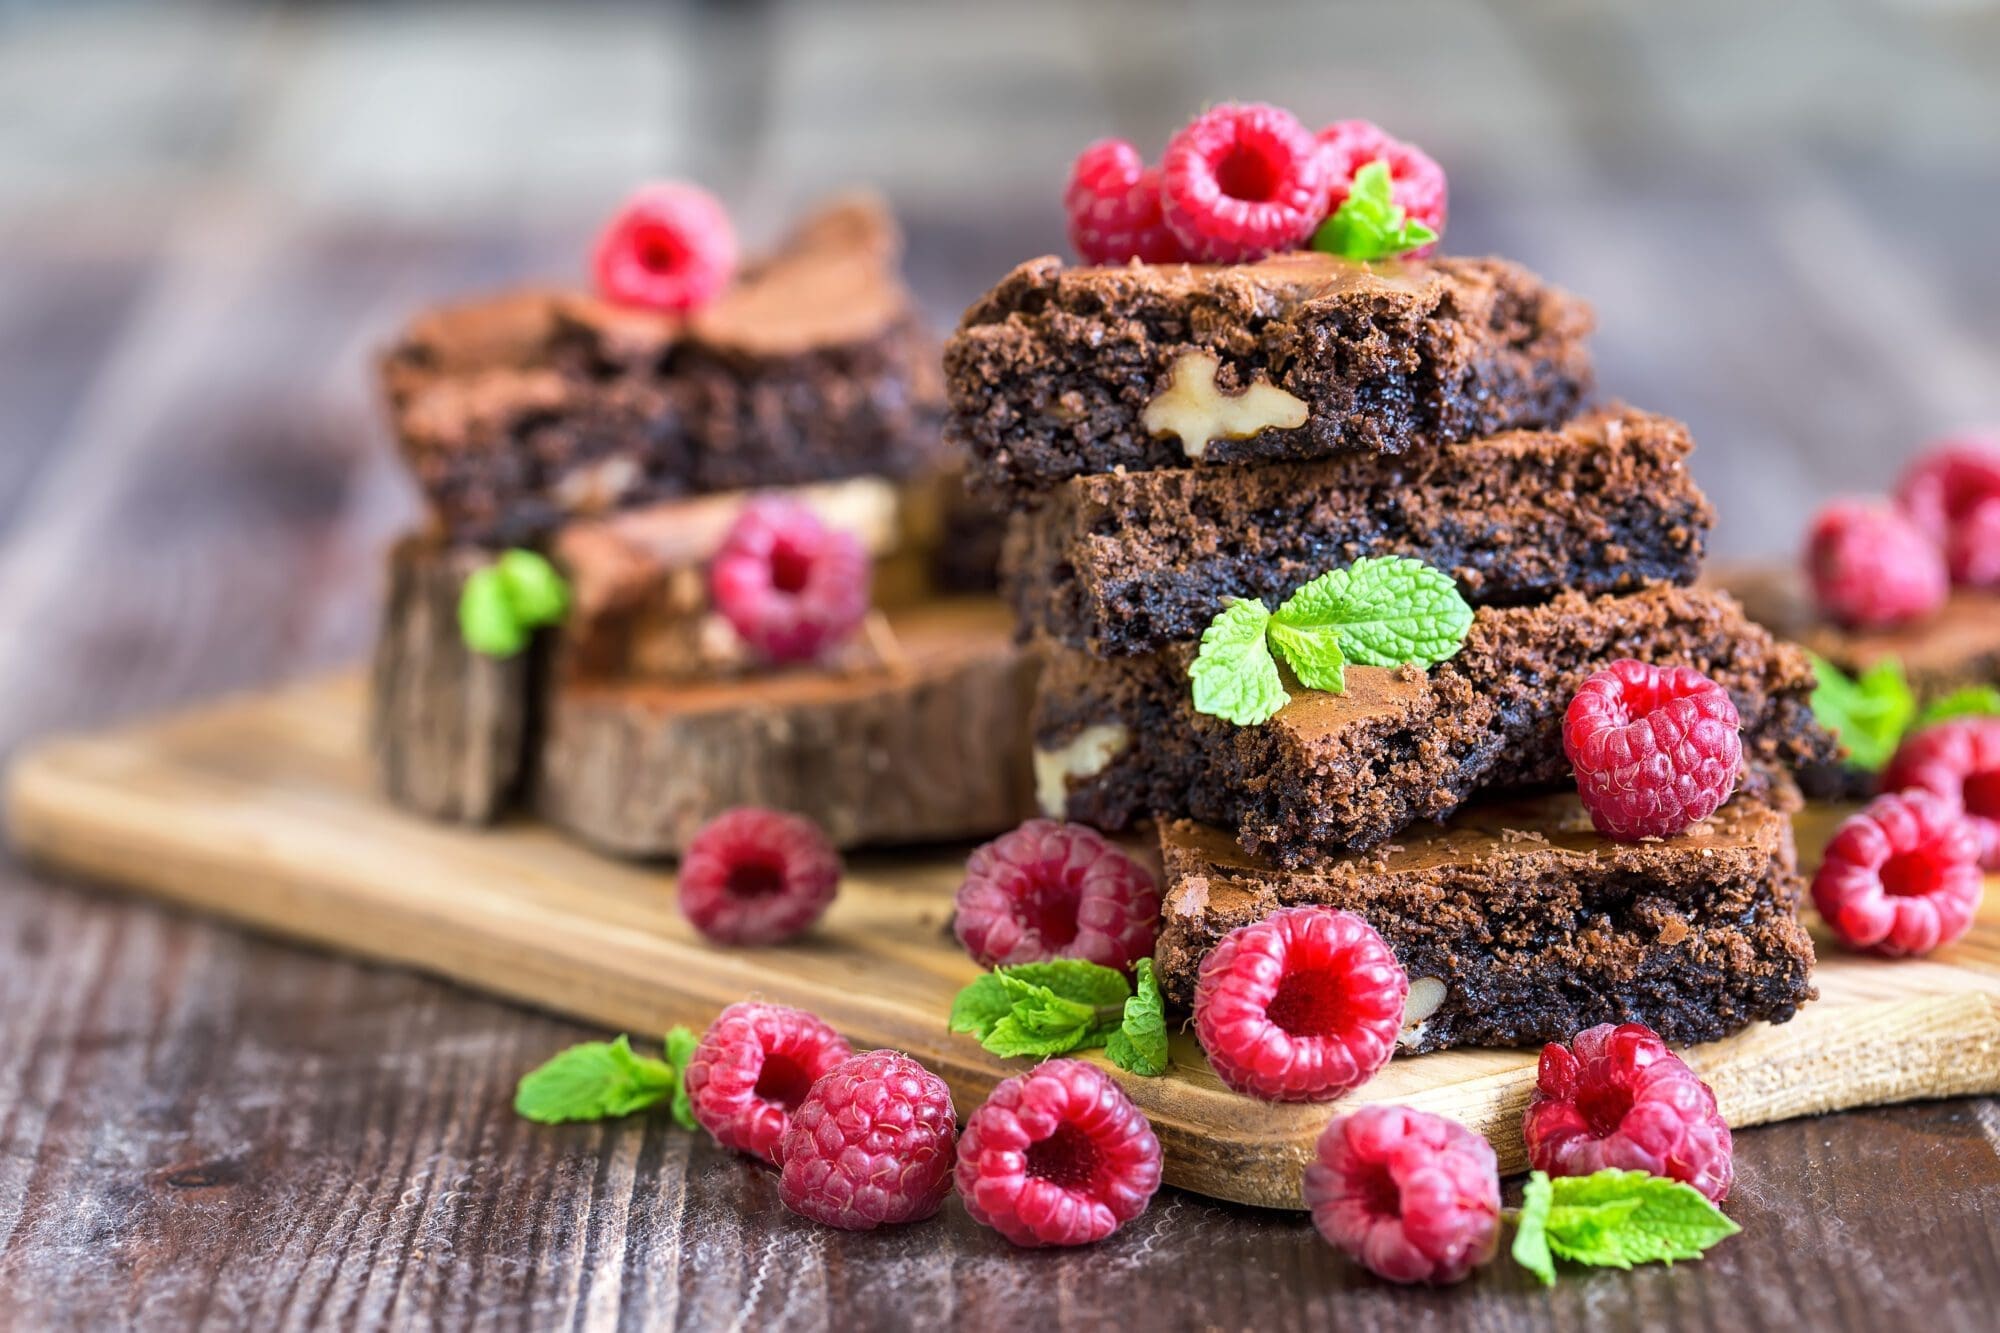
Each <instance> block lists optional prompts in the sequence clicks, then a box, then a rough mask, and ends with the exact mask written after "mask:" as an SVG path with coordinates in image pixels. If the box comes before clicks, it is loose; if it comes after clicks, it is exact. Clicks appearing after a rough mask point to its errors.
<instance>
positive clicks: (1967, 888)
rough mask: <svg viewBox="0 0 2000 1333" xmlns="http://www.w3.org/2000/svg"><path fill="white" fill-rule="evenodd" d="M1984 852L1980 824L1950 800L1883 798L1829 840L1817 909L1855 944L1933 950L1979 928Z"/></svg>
mask: <svg viewBox="0 0 2000 1333" xmlns="http://www.w3.org/2000/svg"><path fill="white" fill-rule="evenodd" d="M1905 772H1906V773H1907V772H1908V770H1907V769H1906V770H1905ZM1979 850H1980V849H1979V834H1978V832H1977V831H1976V830H1975V829H1974V828H1973V825H1972V822H1971V821H1970V820H1968V819H1966V818H1965V817H1964V815H1963V814H1962V813H1961V812H1960V811H1959V809H1958V808H1957V807H1956V806H1954V805H1953V804H1951V802H1949V801H1948V800H1944V799H1941V798H1939V797H1938V796H1935V795H1933V794H1932V793H1931V792H1929V791H1926V790H1923V789H1921V788H1913V789H1911V790H1909V791H1904V792H1891V793H1890V794H1888V795H1886V796H1878V797H1876V798H1875V799H1874V800H1873V801H1871V802H1870V803H1869V804H1868V807H1867V808H1866V809H1864V810H1862V811H1861V813H1859V814H1857V815H1854V816H1852V817H1850V818H1849V819H1848V820H1847V821H1846V822H1844V823H1843V824H1841V826H1840V828H1839V830H1838V831H1837V832H1835V833H1834V835H1833V841H1831V842H1829V843H1828V844H1827V845H1826V851H1825V852H1824V853H1823V854H1822V855H1821V857H1820V864H1819V869H1818V870H1817V871H1815V872H1813V881H1812V899H1813V906H1814V907H1816V908H1818V909H1819V914H1820V916H1821V917H1822V918H1823V919H1824V920H1825V921H1826V924H1827V928H1828V929H1829V930H1831V931H1833V933H1834V935H1835V936H1836V937H1838V938H1839V940H1840V942H1841V943H1842V944H1844V945H1846V946H1847V947H1848V948H1850V949H1857V950H1861V951H1863V952H1867V953H1873V954H1879V955H1881V956H1883V957H1885V958H1902V957H1908V956H1911V955H1915V954H1927V953H1929V952H1931V951H1932V950H1933V949H1939V948H1942V947H1944V946H1945V945H1947V944H1950V943H1951V942H1952V941H1954V940H1956V939H1958V938H1959V937H1960V936H1962V935H1964V934H1965V932H1966V931H1968V930H1970V929H1971V928H1972V918H1973V915H1974V914H1975V913H1976V912H1977V911H1978V910H1979V899H1980V895H1981V894H1983V893H1984V892H1985V890H1986V881H1985V878H1984V876H1982V875H1981V874H1980V872H1979Z"/></svg>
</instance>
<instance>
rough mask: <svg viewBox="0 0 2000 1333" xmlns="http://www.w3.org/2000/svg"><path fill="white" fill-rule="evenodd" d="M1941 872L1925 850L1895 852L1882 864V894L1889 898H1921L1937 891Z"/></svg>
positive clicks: (1941, 869)
mask: <svg viewBox="0 0 2000 1333" xmlns="http://www.w3.org/2000/svg"><path fill="white" fill-rule="evenodd" d="M1943 870H1944V868H1943V867H1942V866H1940V865H1939V864H1938V860H1937V858H1936V857H1935V856H1932V855H1931V853H1930V851H1929V849H1927V848H1921V847H1920V848H1918V849H1917V850H1915V851H1911V852H1897V853H1896V854H1895V855H1894V856H1892V857H1890V858H1889V859H1888V860H1887V861H1884V862H1883V863H1882V892H1884V893H1886V894H1888V895H1889V896H1890V897H1891V898H1922V897H1924V896H1926V895H1927V894H1930V893H1933V892H1935V891H1936V890H1937V887H1938V881H1939V876H1940V875H1941V874H1942V873H1943Z"/></svg>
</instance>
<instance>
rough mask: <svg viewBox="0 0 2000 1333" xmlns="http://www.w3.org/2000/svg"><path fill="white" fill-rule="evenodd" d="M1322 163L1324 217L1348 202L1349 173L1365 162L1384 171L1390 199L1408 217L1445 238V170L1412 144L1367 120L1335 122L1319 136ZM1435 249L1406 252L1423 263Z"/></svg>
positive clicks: (1352, 177)
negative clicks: (1380, 164)
mask: <svg viewBox="0 0 2000 1333" xmlns="http://www.w3.org/2000/svg"><path fill="white" fill-rule="evenodd" d="M1318 138H1319V143H1320V149H1321V152H1322V153H1324V154H1325V157H1326V174H1327V187H1328V188H1327V199H1326V210H1327V212H1328V213H1333V212H1336V211H1338V209H1339V208H1340V206H1341V205H1342V204H1344V203H1346V202H1347V192H1348V189H1349V188H1350V186H1351V185H1352V184H1353V181H1354V173H1355V172H1357V171H1359V170H1361V168H1363V167H1365V166H1367V165H1368V164H1369V163H1370V162H1385V163H1387V164H1388V167H1389V197H1390V198H1391V199H1392V200H1394V201H1395V203H1396V204H1397V205H1398V206H1399V207H1401V208H1402V210H1403V211H1404V212H1405V213H1407V214H1409V215H1410V218H1411V219H1412V220H1413V221H1416V222H1421V223H1423V224H1424V225H1425V226H1427V227H1429V228H1430V229H1431V230H1432V231H1434V232H1436V233H1437V234H1438V235H1440V236H1442V235H1444V221H1445V211H1446V209H1445V204H1446V197H1447V188H1446V184H1445V175H1444V168H1443V167H1441V166H1439V165H1438V164H1437V163H1436V162H1434V161H1432V160H1431V157H1430V155H1429V154H1428V153H1426V152H1424V150H1423V149H1421V148H1418V147H1417V146H1416V145H1414V144H1407V143H1404V142H1403V141H1402V140H1400V139H1393V138H1390V137H1389V135H1388V134H1387V133H1386V132H1385V131H1384V130H1383V129H1382V127H1381V126H1379V125H1377V124H1375V123H1374V122H1373V121H1368V120H1342V121H1336V122H1334V123H1333V124H1331V125H1329V126H1327V127H1326V128H1325V129H1323V130H1321V131H1320V132H1319V135H1318ZM1436 249H1437V245H1436V243H1432V244H1430V245H1427V246H1425V247H1424V248H1423V249H1421V250H1413V251H1411V252H1410V253H1411V257H1412V258H1422V257H1423V256H1424V255H1427V254H1430V253H1431V252H1433V251H1434V250H1436Z"/></svg>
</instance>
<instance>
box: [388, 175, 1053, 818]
mask: <svg viewBox="0 0 2000 1333" xmlns="http://www.w3.org/2000/svg"><path fill="white" fill-rule="evenodd" d="M900 245H901V243H900V238H899V236H898V234H897V231H896V228H895V226H894V224H893V222H892V221H891V219H890V218H889V216H888V214H887V213H886V211H885V210H884V209H883V208H882V207H881V206H880V205H879V204H878V203H876V202H874V201H873V200H870V199H866V198H851V199H844V200H840V201H837V202H835V203H833V204H831V205H829V206H827V207H825V208H823V209H822V210H820V211H819V212H818V213H816V214H815V215H814V216H812V217H810V218H809V219H807V220H806V221H805V222H804V223H803V224H802V225H801V226H800V227H798V228H797V229H796V230H795V232H794V233H793V234H792V235H791V236H790V237H789V238H788V239H787V240H786V241H785V242H783V243H782V244H781V245H780V246H779V247H778V248H777V249H776V250H775V251H774V252H773V253H772V254H771V255H770V256H768V257H766V258H764V259H761V260H758V261H755V262H752V263H750V264H748V265H746V266H744V267H743V268H742V269H741V270H740V271H738V272H737V273H736V274H735V275H734V278H733V280H732V281H730V282H729V284H728V285H727V286H726V287H724V288H723V289H722V290H721V291H720V293H719V295H717V296H716V297H715V298H714V299H713V300H712V301H709V302H708V303H706V304H703V305H701V306H699V307H698V308H696V309H693V310H690V311H688V312H685V313H675V312H667V311H661V310H651V309H638V308H634V307H632V306H628V305H618V304H613V303H611V302H609V301H607V300H605V299H602V298H600V297H599V296H596V295H593V294H590V293H586V292H583V291H527V292H514V293H509V294H505V295H502V296H498V297H493V298H489V299H485V300H479V301H474V302H470V303H467V304H463V305H458V306H454V307H451V308H447V309H441V310H436V311H433V312H430V313H428V314H425V315H424V316H422V317H420V318H418V319H417V320H416V321H414V322H413V323H412V325H411V326H410V327H409V328H408V330H407V331H406V332H405V333H404V335H403V336H402V338H401V339H400V340H399V341H398V342H397V344H396V345H395V346H394V347H393V348H392V349H391V350H390V351H389V352H388V353H387V354H386V356H385V357H384V359H383V364H382V371H383V380H384V385H385V388H386V391H387V398H388V402H389V406H390V410H391V414H392V418H393V423H394V427H395V432H396V437H397V440H398V443H399V445H400V447H401V450H402V453H403V455H404V457H405V459H406V461H407V462H408V464H409V467H410V470H411V472H412V474H413V475H414V477H415V479H416V481H417V483H418V485H419V487H420V489H421V490H422V492H423V496H424V499H425V501H426V504H427V509H428V513H429V518H428V522H427V524H426V527H425V529H424V530H423V531H422V532H420V533H417V534H413V535H412V536H411V537H409V538H407V539H406V540H405V541H403V542H402V543H400V544H399V545H398V546H397V548H396V549H395V551H394V552H393V554H392V556H391V578H390V583H391V587H390V596H389V602H388V612H387V620H386V624H385V627H384V632H383V635H382V639H381V645H380V649H379V651H378V654H377V659H376V670H375V688H374V718H373V732H374V749H375V752H376V756H377V760H378V768H379V771H380V775H381V778H382V781H383V785H384V786H385V788H386V790H387V791H388V793H389V794H390V796H391V797H392V798H393V799H395V800H397V801H398V802H399V803H401V804H404V805H406V806H409V807H410V808H412V809H415V810H417V811H419V812H421V813H424V814H428V815H431V816H433V817H439V818H449V819H459V820H467V821H475V822H480V821H485V820H490V819H492V818H495V817H497V816H498V815H499V814H501V813H502V812H503V811H505V810H506V809H507V808H509V806H510V805H513V804H515V803H517V802H519V801H521V800H523V799H526V800H530V801H532V803H533V805H534V806H535V807H536V808H537V809H538V810H539V811H540V812H541V813H542V814H543V815H544V817H546V818H548V819H550V820H551V821H552V822H554V823H556V824H557V825H558V826H560V827H563V828H565V829H567V830H569V831H571V832H573V833H576V834H578V835H579V836H581V837H583V838H585V839H587V840H589V841H591V842H592V843H593V844H596V845H598V846H601V847H604V848H606V849H608V850H612V851H616V852H620V853H627V854H633V855H661V854H673V853H676V852H678V851H679V850H681V849H682V848H683V847H684V846H685V844H686V842H687V840H688V839H689V838H690V837H691V836H692V834H693V832H694V831H695V829H696V828H698V827H699V826H700V825H701V824H702V823H703V822H704V821H706V820H707V819H708V818H710V817H712V816H713V815H715V814H716V813H718V812H719V811H721V810H723V809H725V808H728V807H730V806H733V805H741V804H758V805H764V806H769V807H774V808H778V809H784V810H790V811H794V812H796V813H801V814H805V815H807V816H810V817H811V818H813V819H814V820H816V821H817V822H818V823H819V824H820V825H821V826H822V827H823V828H824V829H825V830H826V831H827V833H828V835H829V836H830V837H831V838H832V839H833V841H835V842H836V843H837V844H839V845H841V846H854V845H860V844H881V843H899V842H924V841H930V840H934V839H944V838H960V837H968V836H977V835H982V834H987V833H991V832H994V831H997V830H999V829H1003V828H1006V827H1009V826H1011V825H1012V824H1013V823H1015V822H1017V821H1018V820H1019V819H1020V818H1021V817H1022V816H1023V813H1024V809H1025V807H1026V805H1027V803H1028V793H1029V787H1030V779H1029V771H1028V744H1027V731H1026V727H1027V718H1028V707H1029V703H1030V698H1031V696H1030V693H1029V691H1030V678H1031V662H1030V659H1029V657H1028V655H1027V654H1026V653H1025V652H1024V651H1022V650H1021V649H1020V648H1019V647H1018V646H1016V645H1015V644H1014V643H1013V641H1012V636H1011V635H1010V633H1009V631H1008V626H1007V624H1006V617H1005V614H1004V612H1003V611H1002V610H1001V609H1000V607H999V606H998V605H997V604H995V603H994V602H992V600H991V599H990V598H988V599H983V600H982V599H976V598H975V599H954V598H952V597H949V596H947V595H946V593H947V592H949V591H950V590H951V589H954V588H958V587H964V586H966V585H967V584H976V583H977V582H978V581H979V571H978V570H977V569H976V568H975V565H976V561H968V560H967V559H966V558H965V550H966V548H967V546H968V545H970V544H971V543H970V542H968V541H967V540H965V539H964V537H963V535H962V533H960V532H956V531H954V529H955V528H959V527H962V526H963V519H962V515H963V513H964V500H963V498H962V496H963V488H962V486H961V484H960V482H959V479H958V475H957V474H958V472H959V470H960V468H961V463H960V461H959V458H958V456H957V455H955V454H954V453H953V452H952V451H951V450H950V449H949V448H947V447H946V446H945V445H944V444H943V442H942V439H941V433H940V428H939V418H940V413H941V407H942V394H941V388H940V384H939V379H938V372H937V364H936V344H935V342H934V341H933V340H932V339H931V338H930V337H929V335H928V334H927V333H926V332H925V329H924V326H923V323H922V320H921V318H920V316H919V314H918V312H917V310H916V308H915V306H914V304H913V303H912V301H911V300H910V298H909V296H908V295H907V293H906V292H905V290H904V288H903V286H902V283H901V281H900V278H899V276H898V272H897V269H898V263H899V253H900ZM771 497H776V498H778V499H781V500H783V501H784V502H786V503H787V504H788V505H789V506H791V507H792V508H793V509H794V510H796V511H802V512H804V513H806V514H808V515H809V516H810V517H811V519H812V520H813V521H815V522H816V523H818V524H819V525H821V526H823V527H824V528H825V529H827V530H837V531H838V532H841V533H845V534H848V535H850V536H851V537H852V538H853V539H854V541H855V542H856V543H858V545H859V547H860V548H861V550H862V551H863V552H865V554H866V555H867V556H868V557H870V558H871V559H872V561H873V585H872V586H873V597H874V606H875V608H876V609H875V610H874V611H873V612H871V613H870V614H869V615H868V617H867V619H866V620H865V622H863V623H862V625H861V626H860V628H859V630H858V631H857V632H855V633H853V634H852V635H851V636H850V637H848V638H847V639H846V640H845V641H843V642H841V643H840V644H838V646H837V647H835V648H832V649H830V650H828V651H827V652H825V653H823V654H822V655H820V656H819V657H818V658H816V659H815V660H811V661H804V662H790V663H782V662H777V661H774V660H767V659H766V658H765V657H763V656H760V654H759V653H758V652H757V651H755V650H754V648H753V646H752V645H751V644H749V643H748V642H746V641H745V639H744V638H743V637H741V636H740V635H739V634H738V633H736V632H735V630H734V629H732V625H731V622H730V621H729V620H728V619H727V618H726V617H725V616H724V615H722V614H719V613H718V611H719V608H718V607H717V606H716V605H715V604H714V603H713V596H712V593H711V586H710V580H709V567H710V563H711V561H712V559H713V557H714V555H715V553H716V551H717V549H718V547H719V546H720V545H721V544H722V543H723V542H724V541H725V539H726V536H727V534H729V533H730V531H731V530H732V527H733V526H734V525H735V524H736V523H737V522H738V521H739V519H741V518H742V516H743V515H744V513H745V511H746V508H747V507H749V506H750V505H752V504H753V503H755V502H759V501H761V500H764V499H767V498H771ZM974 536H975V539H976V534H974ZM514 550H526V551H529V552H532V553H534V554H535V555H537V556H539V557H541V558H543V559H546V560H547V561H548V562H549V563H550V565H551V566H552V567H553V569H554V570H556V571H558V572H559V574H560V576H561V578H562V581H563V583H564V585H565V588H566V592H567V598H566V601H567V606H566V610H565V611H564V613H563V615H562V617H561V619H560V623H557V624H554V625H550V626H547V627H545V628H543V629H542V630H541V631H540V632H539V633H537V634H536V635H535V636H534V638H533V641H532V643H531V644H529V645H528V646H527V648H526V649H525V651H521V652H519V653H494V652H491V651H481V650H480V649H479V648H477V647H475V646H472V645H471V643H470V641H469V639H468V637H467V635H466V633H465V632H464V630H463V626H462V624H461V607H460V603H461V600H462V599H463V598H464V597H465V596H466V589H467V586H468V582H469V581H471V580H473V579H475V578H477V577H480V576H481V575H482V573H483V572H485V571H491V570H493V569H495V568H496V567H497V564H498V562H499V561H500V560H501V559H502V557H503V554H504V553H506V552H509V551H514Z"/></svg>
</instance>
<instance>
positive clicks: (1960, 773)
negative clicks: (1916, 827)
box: [1882, 717, 2000, 871]
mask: <svg viewBox="0 0 2000 1333" xmlns="http://www.w3.org/2000/svg"><path fill="white" fill-rule="evenodd" d="M1912 789H1915V790H1920V791H1927V792H1929V793H1931V795H1933V796H1936V797H1938V798H1940V799H1941V800H1944V801H1947V802H1949V803H1950V804H1952V805H1955V806H1957V807H1958V809H1959V811H1960V812H1961V813H1962V814H1963V815H1964V816H1965V820H1966V822H1967V823H1968V824H1970V825H1971V826H1972V831H1973V834H1974V835H1975V836H1976V837H1977V838H1978V839H1979V867H1980V869H1982V870H1992V871H2000V717H1962V718H1952V719H1950V720H1949V721H1945V722H1939V723H1937V724H1936V725H1934V726H1929V727H1925V728H1924V729H1923V730H1922V731H1919V732H1917V733H1915V734H1914V735H1912V736H1908V737H1906V738H1905V739H1904V741H1903V743H1902V745H1901V746H1899V747H1898V748H1897V750H1896V757H1895V758H1894V759H1891V760H1890V761H1889V766H1888V767H1887V768H1886V769H1884V770H1883V771H1882V790H1883V791H1889V792H1897V791H1910V790H1912Z"/></svg>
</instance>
